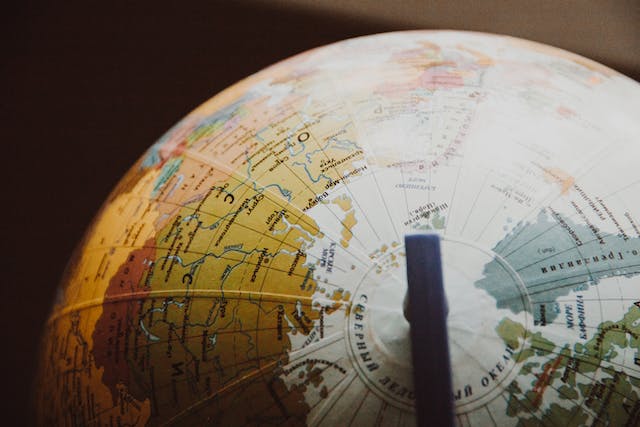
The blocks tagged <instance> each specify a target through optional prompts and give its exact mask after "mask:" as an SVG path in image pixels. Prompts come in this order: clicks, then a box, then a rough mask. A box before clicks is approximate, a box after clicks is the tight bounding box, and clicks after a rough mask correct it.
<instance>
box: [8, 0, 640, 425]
mask: <svg viewBox="0 0 640 427" xmlns="http://www.w3.org/2000/svg"><path fill="white" fill-rule="evenodd" d="M131 3H132V4H128V3H124V2H101V3H98V2H96V3H91V4H87V3H86V2H76V1H63V2H53V1H50V2H24V1H23V2H20V3H18V4H14V5H13V6H10V7H7V6H5V7H6V8H5V9H4V10H3V12H2V14H1V15H0V20H1V22H0V26H1V28H2V30H1V31H2V36H1V38H0V47H1V49H2V56H1V58H2V59H1V62H0V64H1V65H0V75H1V80H0V81H1V82H2V84H1V86H0V87H1V91H2V92H1V98H0V99H1V100H2V104H1V105H2V107H1V108H2V112H1V114H2V115H1V117H2V129H1V130H0V132H1V133H0V138H1V139H0V144H1V146H0V149H1V150H2V151H1V153H2V154H1V157H0V158H1V159H2V160H1V163H0V170H1V171H2V181H0V185H1V187H0V188H1V191H2V199H1V200H2V209H1V210H0V211H1V212H2V215H3V219H2V275H1V276H0V277H1V280H2V286H1V295H0V313H1V317H0V329H1V330H2V335H1V336H0V338H1V342H0V345H1V346H2V348H1V349H0V360H2V364H1V365H0V368H1V369H2V373H1V375H2V380H0V393H3V394H4V398H3V399H0V402H2V403H1V404H2V406H3V408H1V410H2V412H1V413H0V423H1V424H3V425H20V424H25V423H28V422H29V420H32V411H31V410H30V409H29V395H30V389H31V383H32V381H33V375H34V370H35V362H36V355H37V350H38V341H39V334H40V329H41V325H42V323H43V322H44V320H45V318H46V315H47V312H48V309H49V306H50V303H51V301H52V298H53V295H54V291H55V287H56V284H57V282H58V280H59V277H60V275H61V274H62V270H63V268H64V265H65V263H66V260H67V259H68V258H69V255H70V253H71V251H72V249H73V247H74V245H75V243H76V242H77V241H78V240H79V239H80V237H81V235H82V233H83V230H84V229H85V227H86V226H87V224H88V223H89V221H90V220H91V218H92V216H93V214H94V213H95V212H96V211H97V209H98V208H99V206H100V204H101V202H102V200H104V199H105V197H106V196H107V194H108V192H109V191H110V189H111V188H112V187H113V186H114V185H115V183H116V182H117V180H118V178H119V177H120V176H122V175H123V174H124V172H125V171H126V170H127V169H128V168H129V166H130V165H131V164H132V163H133V162H134V161H135V160H136V158H137V157H138V156H139V155H140V154H141V153H142V152H143V151H144V149H145V148H146V147H148V146H149V145H150V144H151V143H152V142H153V141H154V140H156V139H157V138H158V137H159V136H160V135H161V134H162V133H163V132H164V131H165V130H167V129H168V128H169V127H170V126H171V125H172V124H173V123H175V122H176V121H177V120H178V119H179V118H181V117H182V116H184V115H185V114H186V113H188V112H189V111H190V110H191V109H192V108H194V107H195V106H197V105H198V104H200V103H201V102H203V101H205V100H206V99H208V98H209V97H210V96H212V95H213V94H215V93H216V92H218V91H220V90H221V89H223V88H224V87H226V86H228V85H230V84H232V83H233V82H235V81H237V80H239V79H240V78H242V77H244V76H246V75H249V74H251V73H253V72H255V71H257V70H259V69H260V68H262V67H264V66H266V65H268V64H270V63H272V62H275V61H277V60H280V59H283V58H286V57H288V56H291V55H292V54H295V53H298V52H301V51H304V50H307V49H309V48H311V47H315V46H319V45H323V44H326V43H329V42H333V41H337V40H340V39H344V38H347V37H352V36H356V35H362V34H369V33H376V32H383V31H390V30H397V29H405V28H419V27H424V28H459V29H465V28H466V29H473V30H484V31H493V32H502V33H509V34H512V35H517V36H522V37H528V38H531V39H534V40H538V41H543V42H547V43H551V44H555V45H559V46H563V47H566V48H569V49H572V50H574V51H577V52H579V53H582V54H586V55H588V56H590V57H592V58H594V59H596V60H599V61H600V62H604V63H606V64H608V65H610V66H613V67H614V68H616V69H618V70H620V71H622V72H624V73H626V74H628V75H631V76H632V77H634V78H636V79H638V78H640V27H638V25H639V24H637V23H638V22H640V13H639V12H640V7H639V6H638V5H639V4H640V2H638V1H636V0H634V1H622V2H617V3H616V4H615V5H614V6H607V5H599V6H596V3H592V2H589V1H586V2H581V6H580V8H579V9H576V8H575V5H574V4H572V2H567V3H565V4H561V5H560V6H555V7H554V6H552V5H551V3H549V2H540V3H538V6H537V7H538V8H537V9H536V8H535V7H534V8H533V9H532V7H531V6H527V7H528V9H526V10H522V8H519V7H518V6H519V5H518V3H522V5H524V4H529V3H533V2H515V6H514V5H513V4H512V5H511V6H505V5H504V3H503V2H500V1H492V2H476V3H478V4H479V3H483V4H484V5H483V6H481V7H480V8H478V6H474V7H475V9H474V8H471V9H468V8H465V7H462V3H463V2H424V3H422V2H416V1H407V2H405V3H395V2H388V3H386V4H387V5H388V7H387V8H381V7H380V5H381V4H385V3H384V2H372V1H368V0H361V1H359V2H355V1H351V2H344V1H328V2H325V3H322V4H319V5H318V4H316V5H315V6H310V5H308V4H305V2H301V1H298V0H281V1H275V2H266V1H255V2H249V1H244V2H237V3H230V2H225V3H222V2H216V1H191V2H184V3H182V4H178V2H175V3H174V4H171V3H169V2H150V1H143V2H131ZM476 3H473V4H476ZM606 3H612V2H606ZM427 4H428V7H427V6H425V5H427ZM572 8H573V10H574V12H572ZM545 26H546V27H545ZM630 46H631V48H630ZM625 52H626V53H625Z"/></svg>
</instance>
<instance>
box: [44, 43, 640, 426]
mask: <svg viewBox="0 0 640 427" xmlns="http://www.w3.org/2000/svg"><path fill="white" fill-rule="evenodd" d="M638 111H640V86H639V85H638V84H637V83H636V82H634V81H632V80H630V79H628V78H626V77H624V76H622V75H620V74H618V73H616V72H614V71H612V70H610V69H607V68H605V67H603V66H601V65H599V64H596V63H594V62H592V61H590V60H588V59H585V58H582V57H579V56H576V55H573V54H570V53H568V52H565V51H561V50H558V49H555V48H551V47H547V46H543V45H540V44H536V43H532V42H527V41H523V40H519V39H514V38H509V37H500V36H493V35H486V34H479V33H463V32H446V31H442V32H441V31H436V32H429V31H415V32H401V33H390V34H383V35H377V36H370V37H363V38H358V39H353V40H348V41H345V42H341V43H337V44H334V45H330V46H327V47H323V48H319V49H315V50H312V51H309V52H306V53H303V54H301V55H298V56H295V57H293V58H291V59H289V60H286V61H283V62H281V63H278V64H276V65H274V66H272V67H270V68H267V69H265V70H263V71H261V72H259V73H257V74H255V75H253V76H251V77H249V78H247V79H245V80H243V81H241V82H239V83H238V84H236V85H235V86H232V87H231V88H229V89H227V90H226V91H224V92H222V93H220V94H218V95H217V96H215V97H214V98H212V99H211V100H209V101H207V102H206V103H205V104H203V105H201V106H200V107H199V108H197V109H196V110H195V111H193V112H192V113H191V114H190V115H188V116H187V117H186V118H184V119H183V120H182V121H180V122H179V123H178V124H177V125H176V126H175V127H174V128H172V129H171V130H170V131H169V132H167V134H166V135H165V136H163V137H162V138H161V139H160V140H159V141H158V142H157V143H156V144H155V145H154V146H153V147H151V148H150V149H149V151H148V152H147V153H146V154H145V155H144V156H143V157H142V158H141V159H140V161H139V162H138V163H137V164H136V165H134V167H133V168H132V169H131V170H130V172H129V173H128V174H127V175H126V176H125V178H124V179H123V180H122V181H121V182H120V184H119V185H118V187H117V188H116V189H115V190H114V192H113V193H112V195H111V196H110V197H109V200H108V201H107V202H106V203H105V205H104V206H103V208H102V210H101V211H100V212H99V213H98V215H97V216H96V218H95V221H94V223H93V224H92V226H91V227H90V229H89V230H88V232H87V234H86V236H85V239H84V240H83V242H82V243H81V244H80V246H79V247H78V249H77V252H76V254H75V256H74V258H73V259H72V261H71V263H70V265H69V268H68V271H67V274H66V276H65V278H64V279H63V283H62V288H61V292H60V297H59V299H58V301H56V304H55V306H54V309H53V311H52V313H51V316H50V318H49V320H48V322H47V329H46V332H45V334H44V338H43V346H42V353H41V357H40V373H39V376H38V385H37V398H36V402H37V408H38V419H39V422H40V423H41V424H58V425H111V424H113V425H124V424H126V425H158V424H165V423H168V424H176V425H200V424H214V425H306V424H310V425H332V426H333V425H351V424H353V425H375V424H376V423H378V424H379V425H414V424H415V411H414V402H415V396H414V394H413V381H412V375H411V374H412V366H411V356H410V342H409V335H408V330H409V324H408V322H407V321H406V320H405V318H404V316H403V311H402V300H403V297H404V294H405V291H406V273H405V254H404V247H403V241H404V240H403V239H404V236H405V235H406V234H410V233H416V232H422V231H430V232H436V233H438V234H440V235H441V236H442V238H443V240H442V242H443V243H442V248H443V249H442V251H443V260H442V262H443V270H444V281H445V289H446V294H447V301H448V307H449V317H448V327H449V337H450V344H449V347H450V352H451V361H452V362H451V363H452V370H453V372H452V377H453V388H454V395H453V396H452V399H454V402H455V412H456V421H457V423H458V424H459V425H463V426H468V425H470V426H493V425H499V426H538V425H567V426H572V425H616V426H624V425H627V426H634V425H638V424H639V423H640V403H639V399H640V293H639V292H638V289H640V278H639V276H638V274H639V273H640V201H639V199H638V197H637V196H638V194H639V192H640V173H639V172H638V168H637V159H639V158H640V144H639V143H640V121H639V120H638V117H637V115H638Z"/></svg>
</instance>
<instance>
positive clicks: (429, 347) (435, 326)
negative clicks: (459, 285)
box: [405, 234, 454, 427]
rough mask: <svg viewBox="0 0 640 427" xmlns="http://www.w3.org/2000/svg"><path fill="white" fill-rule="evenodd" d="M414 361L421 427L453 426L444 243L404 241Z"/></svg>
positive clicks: (431, 237)
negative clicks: (442, 245)
mask: <svg viewBox="0 0 640 427" xmlns="http://www.w3.org/2000/svg"><path fill="white" fill-rule="evenodd" d="M405 250H406V256H407V283H408V289H407V298H406V304H408V307H406V308H408V310H405V313H406V314H407V315H408V317H409V323H410V325H411V328H410V329H411V332H410V333H411V356H412V360H413V381H414V389H415V397H416V416H417V420H418V426H419V427H426V426H442V427H452V426H453V425H454V415H453V402H452V400H453V392H452V386H451V362H450V359H449V341H448V337H447V313H448V309H447V301H446V295H445V292H444V285H443V281H442V264H441V259H440V258H441V257H440V238H439V237H438V235H435V234H416V235H409V236H405Z"/></svg>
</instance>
